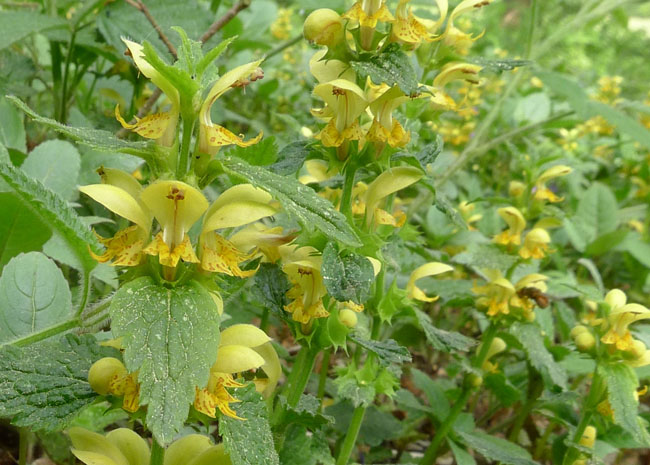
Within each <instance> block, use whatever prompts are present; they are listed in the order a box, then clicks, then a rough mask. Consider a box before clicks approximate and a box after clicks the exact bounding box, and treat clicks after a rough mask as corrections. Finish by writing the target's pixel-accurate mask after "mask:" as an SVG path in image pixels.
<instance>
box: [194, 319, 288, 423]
mask: <svg viewBox="0 0 650 465" xmlns="http://www.w3.org/2000/svg"><path fill="white" fill-rule="evenodd" d="M258 368H261V369H262V370H263V371H264V373H265V374H266V376H267V378H264V379H256V380H255V385H256V389H257V390H258V392H261V393H262V394H263V395H264V396H265V397H268V396H269V395H270V394H271V393H272V392H273V390H274V389H275V386H276V385H277V383H278V380H279V378H280V375H281V374H282V368H281V366H280V360H279V359H278V355H277V353H276V352H275V349H274V348H273V346H272V345H271V339H270V338H269V337H268V336H267V335H266V333H265V332H264V331H262V330H261V329H259V328H257V327H255V326H253V325H248V324H238V325H233V326H230V327H229V328H227V329H225V330H223V331H222V332H221V338H220V340H219V350H218V352H217V361H216V362H215V363H214V365H213V366H212V368H211V369H210V380H209V381H208V386H207V387H206V388H204V389H199V388H198V387H197V388H196V396H195V398H194V408H195V409H196V410H198V411H199V412H201V413H204V414H206V415H208V416H210V417H213V418H214V417H215V415H216V410H217V409H219V411H220V412H221V413H222V414H224V415H227V416H229V417H232V418H238V419H241V418H239V417H238V416H237V414H236V413H235V411H234V410H232V408H231V407H230V405H229V404H231V403H233V402H238V400H237V399H235V398H234V397H233V396H232V395H231V394H230V393H229V392H228V391H227V389H226V388H228V387H242V386H243V384H240V383H238V382H236V381H235V380H234V375H235V374H236V373H243V372H246V371H250V370H256V369H258Z"/></svg>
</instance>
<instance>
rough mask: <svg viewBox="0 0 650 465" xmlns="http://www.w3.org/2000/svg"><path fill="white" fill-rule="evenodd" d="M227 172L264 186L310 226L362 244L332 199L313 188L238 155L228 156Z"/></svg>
mask: <svg viewBox="0 0 650 465" xmlns="http://www.w3.org/2000/svg"><path fill="white" fill-rule="evenodd" d="M223 167H224V170H225V171H226V173H228V174H230V175H232V176H236V177H239V178H242V179H244V180H246V181H247V182H250V183H251V184H253V185H254V186H257V187H261V188H262V189H264V190H266V191H267V192H269V193H270V194H271V195H272V196H273V197H275V198H276V199H277V200H278V201H279V202H280V204H281V205H282V208H283V209H284V210H285V211H286V212H287V213H289V214H290V215H292V216H294V217H295V218H296V219H298V221H300V223H301V224H302V225H303V226H304V227H305V228H307V229H310V230H311V229H312V228H316V229H318V230H320V231H321V232H322V233H323V234H325V235H326V236H328V237H330V238H332V239H335V240H338V241H341V242H343V243H344V244H346V245H350V246H354V247H359V246H361V245H362V244H361V241H360V240H359V238H358V236H357V234H356V233H355V232H354V230H353V229H352V228H351V227H350V225H349V224H348V222H347V220H346V218H345V216H343V215H342V214H341V213H340V212H338V211H336V210H334V207H333V206H332V204H331V203H330V202H328V201H327V200H325V199H323V198H322V197H319V196H318V195H317V194H316V192H314V190H313V189H310V188H309V187H307V186H303V185H302V184H300V183H299V182H298V181H297V180H295V179H292V178H287V177H284V176H280V175H277V174H275V173H272V172H270V171H268V170H266V169H264V168H261V167H259V166H252V165H249V164H248V163H246V162H244V161H242V160H238V159H235V158H225V159H224V160H223Z"/></svg>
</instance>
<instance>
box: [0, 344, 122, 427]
mask: <svg viewBox="0 0 650 465" xmlns="http://www.w3.org/2000/svg"><path fill="white" fill-rule="evenodd" d="M116 355H117V352H116V351H115V350H114V349H110V348H108V347H101V346H100V345H99V344H98V343H97V340H96V339H95V338H94V337H93V336H90V335H85V336H74V335H71V334H68V335H66V336H64V337H63V338H61V339H60V340H58V341H44V342H40V343H37V344H34V345H31V346H27V347H20V348H19V347H14V346H4V347H3V348H2V349H0V417H3V418H11V419H12V422H13V423H14V424H15V425H17V426H24V427H28V428H30V429H32V430H34V431H58V430H61V429H63V428H65V427H66V426H67V425H68V423H69V422H70V421H71V420H72V419H73V418H74V417H75V416H76V415H77V413H78V412H79V410H81V409H82V408H84V407H85V406H86V405H88V404H90V403H92V402H93V401H94V400H95V398H96V397H97V394H96V393H95V392H94V391H93V390H92V389H91V388H90V384H88V369H89V368H90V365H92V364H93V363H94V362H95V361H97V360H99V359H100V358H102V357H108V356H113V357H114V356H116ZM118 356H119V355H118Z"/></svg>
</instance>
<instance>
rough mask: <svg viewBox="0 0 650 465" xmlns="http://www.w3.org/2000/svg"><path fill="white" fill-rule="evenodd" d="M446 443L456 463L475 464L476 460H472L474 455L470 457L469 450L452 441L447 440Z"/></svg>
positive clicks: (462, 464) (460, 464) (461, 464)
mask: <svg viewBox="0 0 650 465" xmlns="http://www.w3.org/2000/svg"><path fill="white" fill-rule="evenodd" d="M447 443H448V444H449V447H450V448H451V452H452V453H453V454H454V458H455V459H456V465H476V460H474V457H472V456H471V455H470V453H469V452H467V451H466V450H465V449H463V448H462V447H460V446H459V445H458V444H456V443H455V442H454V441H447Z"/></svg>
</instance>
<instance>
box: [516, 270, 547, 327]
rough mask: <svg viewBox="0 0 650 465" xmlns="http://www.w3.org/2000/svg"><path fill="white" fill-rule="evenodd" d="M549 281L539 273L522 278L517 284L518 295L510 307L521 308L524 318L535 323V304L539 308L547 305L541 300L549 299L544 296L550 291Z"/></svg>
mask: <svg viewBox="0 0 650 465" xmlns="http://www.w3.org/2000/svg"><path fill="white" fill-rule="evenodd" d="M547 280H548V276H544V275H543V274H539V273H531V274H528V275H526V276H524V277H523V278H521V279H520V280H519V281H517V283H516V284H515V291H516V292H517V293H516V294H515V295H513V296H512V297H511V298H510V305H512V306H513V307H517V308H520V309H521V310H522V313H523V317H524V318H525V319H526V320H528V321H533V320H534V319H535V313H533V309H534V307H535V304H537V305H539V306H544V304H545V302H544V301H543V300H540V298H541V299H547V297H546V296H544V295H543V293H544V292H546V290H547V289H548V287H547V286H546V281H547ZM540 293H541V294H540Z"/></svg>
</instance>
